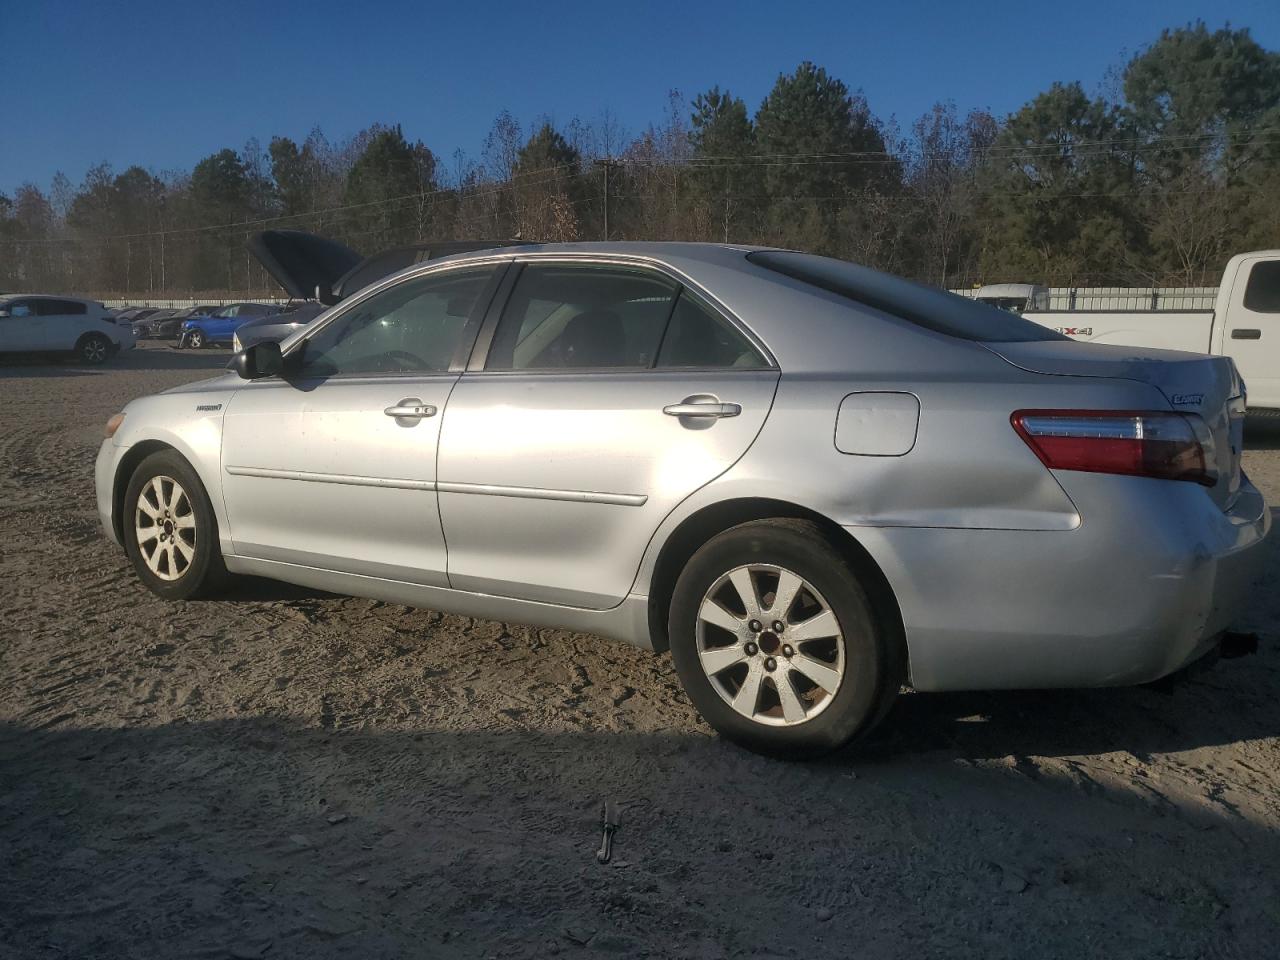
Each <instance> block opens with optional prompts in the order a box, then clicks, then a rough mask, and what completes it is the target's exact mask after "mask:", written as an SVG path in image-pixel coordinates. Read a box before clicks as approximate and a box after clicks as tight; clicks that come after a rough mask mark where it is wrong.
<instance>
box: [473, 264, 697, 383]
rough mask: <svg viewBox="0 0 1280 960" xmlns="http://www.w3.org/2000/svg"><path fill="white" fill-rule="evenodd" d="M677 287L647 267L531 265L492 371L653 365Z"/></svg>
mask: <svg viewBox="0 0 1280 960" xmlns="http://www.w3.org/2000/svg"><path fill="white" fill-rule="evenodd" d="M677 289H678V287H677V285H676V284H675V283H674V282H672V281H670V280H668V279H666V278H665V277H662V276H660V275H657V274H654V273H651V272H649V271H646V270H632V269H626V268H619V267H596V266H564V265H556V264H528V265H526V266H525V268H524V270H523V271H522V272H521V274H520V279H519V280H518V281H517V282H516V285H515V289H513V290H512V291H511V298H510V300H509V301H508V302H507V306H506V309H505V310H503V314H502V320H501V322H500V323H499V324H498V330H497V334H496V336H495V337H494V341H493V345H492V346H491V347H490V349H489V356H488V359H487V361H486V363H485V369H486V370H559V369H564V368H588V369H589V368H608V367H650V366H652V365H653V362H654V359H655V356H656V354H657V351H658V345H659V343H660V342H661V340H662V332H663V330H664V328H665V327H666V324H667V318H668V317H669V316H670V315H671V306H672V301H673V300H674V298H675V295H676V291H677Z"/></svg>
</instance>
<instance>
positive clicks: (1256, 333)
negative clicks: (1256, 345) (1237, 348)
mask: <svg viewBox="0 0 1280 960" xmlns="http://www.w3.org/2000/svg"><path fill="white" fill-rule="evenodd" d="M1231 339H1232V340H1261V339H1262V331H1261V330H1232V331H1231Z"/></svg>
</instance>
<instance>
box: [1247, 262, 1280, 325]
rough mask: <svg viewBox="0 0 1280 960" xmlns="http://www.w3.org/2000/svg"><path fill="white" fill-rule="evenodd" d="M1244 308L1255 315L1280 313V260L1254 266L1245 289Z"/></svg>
mask: <svg viewBox="0 0 1280 960" xmlns="http://www.w3.org/2000/svg"><path fill="white" fill-rule="evenodd" d="M1244 308H1245V309H1246V310H1252V311H1253V312H1254V313H1280V260H1272V261H1270V262H1266V263H1255V264H1254V265H1253V269H1252V270H1250V271H1249V284H1248V286H1246V287H1245V288H1244Z"/></svg>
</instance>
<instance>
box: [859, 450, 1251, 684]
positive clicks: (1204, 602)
mask: <svg viewBox="0 0 1280 960" xmlns="http://www.w3.org/2000/svg"><path fill="white" fill-rule="evenodd" d="M1060 479H1062V480H1064V487H1066V488H1067V492H1068V493H1069V494H1070V495H1071V496H1072V499H1073V500H1074V501H1075V502H1076V503H1077V505H1080V504H1090V505H1091V509H1088V510H1082V517H1083V519H1082V522H1081V524H1080V525H1079V526H1078V527H1077V528H1076V529H1075V530H1069V531H1011V530H961V529H937V528H928V529H925V528H866V527H850V528H847V529H848V530H849V532H850V533H851V534H852V535H853V536H854V537H856V538H857V539H858V540H859V541H860V542H862V543H863V545H864V546H865V547H866V548H867V549H868V550H869V551H870V552H871V554H872V556H873V557H875V558H876V560H877V561H878V562H879V563H880V565H881V568H882V569H883V570H884V572H885V575H886V577H887V578H888V580H889V583H890V585H891V586H892V587H893V589H894V593H895V595H896V597H897V600H898V603H899V606H900V608H901V610H902V615H903V622H904V624H905V627H906V636H907V645H908V649H909V654H910V660H911V680H912V683H913V685H914V686H915V687H916V688H917V689H920V690H974V689H1000V688H1004V689H1009V688H1042V687H1097V686H1120V685H1125V684H1135V683H1145V682H1147V681H1150V680H1155V679H1158V678H1159V677H1162V676H1165V675H1167V674H1169V673H1172V672H1174V671H1176V670H1178V669H1179V668H1181V667H1183V666H1185V665H1186V664H1188V663H1190V662H1192V661H1194V660H1196V659H1198V658H1199V657H1201V656H1203V655H1204V654H1205V653H1207V652H1209V651H1210V650H1211V649H1213V647H1214V646H1215V645H1216V643H1217V641H1218V638H1219V636H1220V635H1221V634H1222V633H1223V632H1224V631H1225V630H1226V629H1227V628H1228V627H1229V626H1230V625H1231V623H1232V621H1233V619H1234V618H1235V617H1236V616H1237V614H1238V613H1239V612H1240V611H1241V609H1242V608H1243V607H1244V605H1245V603H1246V602H1247V599H1248V596H1249V592H1250V590H1251V588H1252V585H1253V582H1254V580H1255V579H1256V577H1257V574H1258V572H1259V568H1260V565H1261V563H1262V560H1263V550H1262V549H1261V548H1262V545H1263V540H1264V538H1265V537H1266V535H1267V533H1268V532H1269V530H1270V528H1271V513H1270V510H1269V509H1268V507H1267V504H1266V502H1265V500H1264V499H1263V497H1262V495H1261V493H1259V492H1258V490H1257V489H1256V488H1254V487H1253V485H1252V484H1250V483H1248V481H1247V480H1246V481H1244V483H1243V486H1242V489H1241V492H1240V496H1239V497H1238V499H1237V500H1236V502H1235V504H1234V506H1233V507H1232V508H1231V510H1229V511H1228V512H1225V513H1224V512H1222V511H1221V510H1219V509H1218V508H1217V507H1216V506H1215V505H1214V504H1213V502H1212V501H1211V500H1210V499H1209V497H1207V496H1205V495H1204V491H1203V489H1201V488H1199V487H1196V486H1195V485H1194V484H1190V483H1176V482H1170V481H1162V480H1150V479H1144V478H1136V477H1108V476H1101V475H1093V474H1075V475H1073V476H1071V477H1070V478H1069V479H1068V478H1063V477H1060Z"/></svg>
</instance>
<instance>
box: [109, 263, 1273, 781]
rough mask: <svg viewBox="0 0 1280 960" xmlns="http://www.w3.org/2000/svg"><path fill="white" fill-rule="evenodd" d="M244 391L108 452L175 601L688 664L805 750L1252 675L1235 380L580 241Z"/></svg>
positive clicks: (339, 330) (767, 728)
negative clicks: (398, 613) (255, 600)
mask: <svg viewBox="0 0 1280 960" xmlns="http://www.w3.org/2000/svg"><path fill="white" fill-rule="evenodd" d="M233 366H234V370H233V371H230V372H227V373H224V374H222V375H221V376H218V377H215V378H213V379H210V380H205V381H203V382H201V383H193V384H187V385H184V386H181V387H176V388H174V389H172V390H169V391H167V392H165V393H161V394H158V395H156V396H151V397H145V398H142V399H139V400H135V401H133V402H131V403H130V404H128V406H126V407H125V408H124V410H123V411H122V412H121V413H118V414H116V415H115V416H113V417H112V418H111V420H110V421H109V423H108V426H107V439H106V440H105V441H104V442H103V445H102V448H101V451H100V453H99V456H98V461H97V469H96V484H97V503H98V511H99V514H100V516H101V519H102V523H103V526H104V528H105V530H106V532H107V534H108V536H110V537H111V538H112V539H113V540H114V541H115V542H116V543H118V544H120V545H121V546H122V547H124V549H125V550H126V552H127V555H128V557H129V559H130V561H131V562H132V564H133V567H134V569H135V570H136V572H137V575H138V576H139V578H140V579H141V580H142V582H143V583H144V584H145V585H146V586H147V587H148V588H149V589H151V590H152V591H154V592H155V593H156V594H158V595H160V596H161V597H165V598H167V599H170V600H177V599H183V598H187V597H192V596H195V595H198V594H200V593H202V592H209V591H213V590H216V589H218V588H220V587H222V586H223V585H224V583H225V578H226V576H227V574H229V573H230V574H237V573H238V574H252V575H260V576H265V577H270V578H274V579H278V580H284V581H289V582H293V583H297V584H301V585H304V586H307V587H310V588H314V589H323V590H329V591H334V592H338V593H349V594H355V595H359V596H367V597H373V598H377V599H381V600H384V601H388V602H393V603H405V604H411V605H419V606H425V607H431V608H435V609H438V610H443V611H448V612H452V613H455V614H461V615H466V616H479V617H488V618H492V619H495V620H502V621H508V622H510V621H517V622H520V621H523V622H527V623H532V624H537V625H542V626H556V627H564V628H568V629H572V630H579V631H584V632H590V633H597V634H602V635H605V636H612V637H616V638H619V639H623V640H627V641H630V642H632V643H635V644H638V645H640V646H642V647H647V648H652V649H656V650H665V649H668V648H669V649H670V651H671V653H672V658H673V661H674V663H675V667H676V670H677V671H678V673H679V676H680V679H681V681H682V682H683V684H684V687H685V689H686V690H687V691H688V694H689V697H690V699H691V700H692V702H693V703H694V705H695V706H696V707H697V709H698V710H699V711H700V712H701V714H702V716H703V717H704V718H706V720H707V721H708V722H709V723H710V724H711V725H712V726H713V727H715V728H716V729H717V730H719V731H720V732H721V733H722V734H724V735H725V736H727V737H730V738H732V739H734V740H736V741H738V742H740V743H743V744H745V745H746V746H748V747H750V748H752V749H755V750H759V751H762V752H765V753H771V754H778V755H782V756H787V757H803V756H812V755H814V754H818V753H823V752H826V751H829V750H832V749H835V748H837V747H839V746H841V745H842V744H844V743H847V742H848V741H850V740H851V739H853V738H854V737H856V736H858V735H860V734H862V733H865V732H866V731H867V730H869V729H871V728H872V727H873V726H874V725H875V724H876V723H877V722H879V721H880V719H881V718H883V717H884V716H885V715H886V713H887V712H888V708H889V706H890V705H891V704H892V702H893V700H894V698H895V697H896V695H897V693H898V690H899V687H900V685H901V684H903V683H904V682H910V683H911V684H912V685H913V686H914V687H915V688H916V689H918V690H922V691H940V690H975V689H983V688H1014V689H1028V688H1038V687H1093V686H1117V685H1123V684H1134V683H1143V682H1146V681H1150V680H1155V679H1157V678H1159V677H1162V676H1165V675H1168V674H1170V673H1172V672H1174V671H1177V670H1179V669H1181V668H1183V667H1186V666H1188V665H1190V664H1192V663H1194V662H1196V661H1198V660H1199V659H1200V658H1202V657H1206V656H1211V655H1212V654H1214V653H1215V652H1218V651H1222V652H1224V653H1240V652H1243V651H1244V649H1247V642H1246V640H1245V638H1242V637H1239V636H1236V635H1233V634H1231V633H1229V632H1228V631H1229V630H1230V626H1231V623H1232V619H1233V618H1234V617H1235V616H1236V615H1237V614H1238V613H1239V612H1240V611H1241V608H1242V606H1243V604H1244V602H1245V599H1246V598H1247V597H1248V596H1249V591H1250V589H1251V585H1252V582H1253V580H1254V577H1255V574H1256V573H1257V572H1258V570H1259V567H1260V564H1261V563H1262V561H1263V560H1264V550H1263V549H1261V547H1262V543H1263V539H1264V538H1265V536H1266V535H1267V533H1268V531H1269V529H1270V524H1271V512H1270V510H1269V509H1268V507H1267V504H1266V502H1265V501H1264V499H1263V497H1262V495H1261V494H1260V493H1259V492H1258V490H1257V489H1256V488H1255V487H1254V486H1253V484H1251V483H1250V482H1249V480H1248V478H1247V477H1246V476H1245V475H1244V473H1243V471H1242V470H1241V450H1242V444H1241V435H1242V434H1241V431H1242V422H1243V413H1244V407H1243V398H1242V391H1241V385H1240V380H1239V377H1238V376H1237V375H1236V372H1235V369H1234V366H1233V365H1232V362H1231V361H1230V359H1228V358H1225V357H1210V356H1203V355H1196V354H1189V353H1178V352H1171V351H1158V350H1149V349H1139V350H1134V349H1129V348H1125V347H1116V346H1105V345H1101V344H1089V343H1075V342H1072V341H1071V340H1070V339H1068V338H1067V337H1065V336H1063V335H1062V334H1059V333H1056V332H1054V331H1052V330H1049V329H1046V328H1045V327H1043V326H1040V325H1037V324H1035V323H1032V322H1030V321H1028V320H1026V319H1024V318H1021V317H1018V316H1015V315H1013V314H1011V313H1007V312H1005V311H1002V310H998V309H995V308H993V307H990V306H987V305H985V304H982V303H975V302H973V301H972V300H968V299H964V298H961V297H957V296H954V295H952V294H948V293H946V292H944V291H941V290H935V289H931V288H928V287H924V286H920V285H917V284H914V283H909V282H907V281H903V280H899V279H897V278H895V277H891V276H888V275H886V274H882V273H879V272H877V271H874V270H870V269H867V268H864V267H859V266H856V265H854V264H851V263H847V262H844V261H839V260H832V259H828V258H825V257H818V256H810V255H807V254H802V253H795V252H789V251H782V250H769V249H759V248H743V247H733V246H727V245H717V244H691V243H577V244H548V245H545V246H532V247H527V248H518V249H500V250H485V251H479V252H476V253H472V254H464V255H461V256H456V257H452V258H450V259H447V260H441V261H434V262H430V263H425V264H421V265H419V266H417V267H414V268H410V269H409V270H405V271H402V272H400V273H397V274H394V275H392V276H391V277H387V278H385V279H383V280H381V281H379V282H377V283H374V284H372V285H371V286H367V287H365V288H364V289H363V290H362V291H361V292H359V293H357V294H354V295H353V296H351V297H350V298H348V299H347V300H344V301H343V302H342V303H341V304H339V305H338V306H336V307H335V308H333V309H331V310H329V311H328V312H327V313H326V314H325V315H324V316H322V317H321V318H319V319H318V320H316V321H315V322H314V323H313V324H312V325H311V326H309V327H308V328H306V329H304V330H302V331H300V332H298V333H295V334H294V335H293V336H292V337H290V338H289V339H288V340H286V341H285V342H284V344H283V345H282V344H279V343H274V342H260V343H257V344H255V345H253V346H251V347H248V348H246V349H245V350H244V351H243V352H241V353H239V354H237V355H236V358H235V361H234V364H233ZM975 558H980V560H981V562H975ZM534 655H536V654H534V653H533V652H532V651H531V652H530V656H534Z"/></svg>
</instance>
